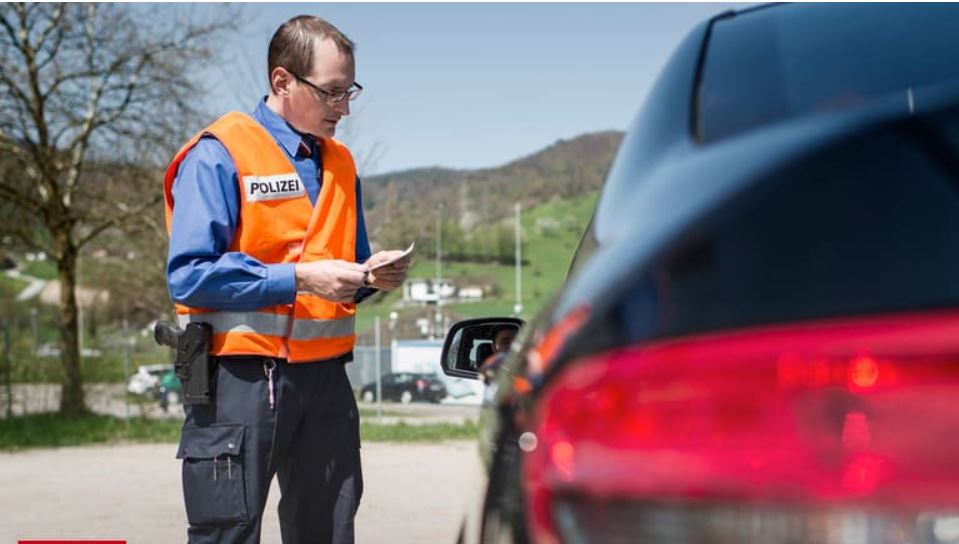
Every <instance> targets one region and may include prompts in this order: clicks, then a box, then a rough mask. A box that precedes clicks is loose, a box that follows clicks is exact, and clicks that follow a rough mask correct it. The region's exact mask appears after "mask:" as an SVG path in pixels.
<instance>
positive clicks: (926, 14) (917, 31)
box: [697, 4, 959, 142]
mask: <svg viewBox="0 0 959 544" xmlns="http://www.w3.org/2000/svg"><path fill="white" fill-rule="evenodd" d="M957 29H959V6H957V5H955V4H935V5H933V4H913V5H903V4H829V5H824V4H805V5H799V4H796V5H787V6H775V7H772V8H762V9H757V10H752V11H747V12H745V13H741V14H739V15H736V16H732V17H728V18H722V19H719V20H717V21H716V22H715V23H714V25H713V27H712V32H711V35H710V39H709V44H708V46H707V49H706V56H705V60H704V64H703V70H702V76H701V84H700V88H699V107H698V115H697V121H698V123H697V129H698V137H699V139H700V141H702V142H713V141H716V140H720V139H723V138H726V137H729V136H734V135H737V134H741V133H743V132H746V131H748V130H751V129H754V128H757V127H761V126H765V125H769V124H772V123H776V122H779V121H782V120H785V119H788V118H791V117H795V116H799V115H804V114H809V113H814V112H826V111H835V110H839V109H845V108H850V107H855V106H858V105H861V104H864V103H867V102H870V101H872V100H875V99H878V98H881V97H882V98H887V97H891V96H893V95H900V97H901V100H902V104H903V109H904V110H907V109H908V108H911V107H912V103H911V101H912V93H913V92H914V90H915V89H917V88H920V87H926V86H932V85H937V84H940V83H945V82H950V81H956V80H959V65H957V63H956V58H955V57H956V51H959V30H957Z"/></svg>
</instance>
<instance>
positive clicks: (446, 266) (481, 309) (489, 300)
mask: <svg viewBox="0 0 959 544" xmlns="http://www.w3.org/2000/svg"><path fill="white" fill-rule="evenodd" d="M597 197H598V191H589V192H588V193H585V194H583V195H580V196H577V197H573V198H569V199H563V200H559V199H555V200H551V201H549V202H546V203H545V204H541V205H539V206H536V207H535V208H532V209H530V210H523V211H522V212H521V219H520V223H521V224H522V232H523V261H524V263H525V264H524V265H523V267H522V293H523V299H522V300H523V312H522V315H521V317H523V318H524V319H529V318H530V317H532V316H534V315H535V314H536V313H537V312H538V311H539V310H540V309H541V308H542V307H543V305H545V304H546V303H547V302H548V301H549V298H550V296H551V295H552V294H553V293H554V292H555V291H556V290H557V289H558V288H559V287H560V286H561V285H562V283H563V281H564V279H565V277H566V271H567V270H568V269H569V264H570V261H571V260H572V258H573V253H574V252H575V251H576V247H577V244H578V243H579V239H580V237H581V236H582V233H583V231H584V229H585V228H586V225H587V223H588V222H589V218H590V216H591V214H592V210H593V207H594V206H595V204H596V199H597ZM505 221H506V222H507V223H509V225H510V226H512V221H510V220H505ZM417 250H418V251H420V250H421V248H417ZM420 252H421V251H420ZM435 275H436V262H435V260H433V259H429V258H424V257H422V256H417V255H416V254H414V259H413V268H412V269H411V270H410V273H409V277H410V278H427V277H434V276H435ZM443 276H444V277H446V278H453V279H456V280H457V282H458V283H487V284H492V286H493V296H487V297H486V298H484V299H483V300H482V301H477V302H462V303H449V304H444V306H443V311H444V312H448V313H451V314H452V315H453V316H454V318H463V317H482V316H495V315H512V313H513V305H514V304H515V297H516V291H515V268H514V266H513V265H502V264H494V263H473V262H469V263H466V262H445V261H444V262H443ZM401 298H402V294H401V293H400V292H399V291H396V292H393V293H390V294H388V295H386V296H384V297H381V298H378V299H375V300H371V301H369V302H366V303H364V304H363V305H362V306H361V307H360V310H359V312H358V317H357V325H358V329H359V331H361V334H362V335H363V336H364V337H365V336H367V335H369V334H370V328H371V327H372V326H373V320H374V317H375V316H379V317H380V319H381V320H383V323H384V324H385V323H386V320H387V319H388V316H389V313H390V312H391V311H396V312H397V313H398V314H399V315H400V320H401V321H402V320H404V319H410V318H411V317H413V316H416V315H420V314H422V313H424V309H423V308H424V307H423V306H420V305H418V306H414V307H407V308H397V307H396V303H397V302H398V301H400V299H401Z"/></svg>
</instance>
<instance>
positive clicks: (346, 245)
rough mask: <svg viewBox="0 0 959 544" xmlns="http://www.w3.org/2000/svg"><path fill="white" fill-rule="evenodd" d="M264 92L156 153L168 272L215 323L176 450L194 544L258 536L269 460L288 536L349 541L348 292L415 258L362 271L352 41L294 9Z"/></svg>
mask: <svg viewBox="0 0 959 544" xmlns="http://www.w3.org/2000/svg"><path fill="white" fill-rule="evenodd" d="M268 64H269V82H270V93H269V95H268V96H266V97H265V99H264V100H262V101H261V102H260V104H259V105H258V106H257V108H256V109H255V110H254V111H253V112H252V114H250V115H246V114H241V113H229V114H227V115H225V116H224V117H222V118H220V119H218V120H217V121H215V122H213V123H212V124H211V125H209V126H208V127H206V128H205V129H203V130H202V131H200V133H199V134H197V135H196V136H194V137H193V138H192V139H191V140H190V141H189V142H187V143H186V145H184V146H183V148H182V149H181V150H180V151H179V152H178V153H177V155H176V156H175V157H174V159H173V161H172V162H171V164H170V166H169V168H168V169H167V172H166V176H165V180H164V189H165V197H166V213H167V227H168V229H169V233H170V252H169V258H168V263H167V280H168V283H169V290H170V296H171V298H172V299H173V300H174V302H175V303H176V304H177V314H178V319H179V322H180V324H181V325H183V324H186V323H189V322H191V321H202V322H206V323H209V324H210V325H211V326H212V328H213V342H212V346H211V351H210V355H211V356H213V360H214V361H215V364H214V365H213V370H212V371H211V372H212V375H211V389H212V391H213V398H214V401H213V402H212V403H211V404H209V405H193V406H189V407H188V408H187V414H186V421H185V423H184V426H183V433H182V436H181V440H180V447H179V450H178V453H177V457H178V458H180V459H182V460H183V493H184V499H185V503H186V511H187V518H188V521H189V529H188V539H189V542H191V543H199V542H229V543H245V542H259V538H260V520H261V516H262V513H263V508H264V506H265V504H266V498H267V491H268V489H269V486H270V482H271V480H272V479H273V476H274V474H275V475H277V477H278V479H279V486H280V492H281V494H282V497H281V499H280V503H279V518H280V529H281V533H282V538H283V542H284V543H286V544H296V543H307V542H309V543H314V542H336V543H344V542H353V538H354V535H353V518H354V515H355V513H356V509H357V507H358V505H359V501H360V496H361V494H362V490H363V478H362V472H361V468H360V454H359V447H360V442H359V414H358V411H357V408H356V402H355V400H354V398H353V391H352V389H351V387H350V383H349V381H348V380H347V377H346V373H345V370H344V365H345V364H346V363H348V362H349V361H351V360H352V350H353V346H354V343H355V333H354V314H355V312H356V303H357V302H359V301H360V300H362V299H363V298H365V297H366V296H368V295H369V294H371V293H372V292H375V290H377V289H383V290H391V289H394V288H396V287H397V286H399V285H400V284H401V283H402V282H403V279H404V278H405V275H406V270H407V268H408V266H409V258H408V257H405V258H402V259H400V260H398V261H397V262H395V263H393V264H391V265H388V266H385V267H382V268H378V269H377V270H375V271H371V270H370V268H371V267H372V266H374V265H375V264H377V263H383V262H387V261H389V260H391V259H392V258H394V257H396V256H397V254H398V253H400V252H396V251H383V252H379V253H377V254H375V255H372V256H371V255H370V248H369V242H368V240H367V234H366V227H365V224H364V220H363V210H362V204H361V193H360V183H359V179H358V178H357V174H356V167H355V165H354V163H353V158H352V156H351V154H350V152H349V150H348V149H347V148H346V147H345V146H344V145H343V144H341V143H339V142H338V141H336V140H335V139H334V138H333V135H334V132H335V130H336V126H337V124H338V123H339V121H340V120H341V119H342V118H343V117H344V116H346V115H348V114H349V113H350V101H351V100H353V99H355V98H356V97H357V96H358V95H359V94H360V91H361V90H362V87H361V86H360V85H359V84H358V83H357V82H356V81H355V69H354V55H353V43H352V42H351V41H350V40H349V39H348V38H347V37H346V36H345V35H343V33H341V32H340V31H339V30H338V29H337V28H335V27H334V26H332V25H331V24H329V23H328V22H326V21H324V20H322V19H320V18H317V17H311V16H299V17H295V18H293V19H291V20H289V21H287V22H286V23H284V24H283V25H282V26H281V27H280V28H279V29H278V30H277V31H276V33H275V34H274V35H273V38H272V40H271V41H270V47H269V58H268Z"/></svg>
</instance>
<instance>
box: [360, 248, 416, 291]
mask: <svg viewBox="0 0 959 544" xmlns="http://www.w3.org/2000/svg"><path fill="white" fill-rule="evenodd" d="M402 253H403V251H402V250H398V249H397V250H393V251H380V252H377V253H376V254H374V255H373V256H372V257H370V258H369V260H367V261H366V264H367V265H369V266H375V265H377V264H378V263H382V262H386V261H389V260H390V259H394V258H396V256H397V255H401V254H402ZM409 268H410V256H409V255H407V256H406V257H403V258H402V259H400V260H398V261H396V262H395V263H392V264H389V265H386V266H384V267H382V268H377V269H376V270H372V271H370V272H368V273H367V275H366V284H367V285H370V286H373V287H376V288H377V289H381V290H383V291H392V290H393V289H396V288H397V287H399V286H400V285H402V284H403V280H405V279H406V271H407V270H409Z"/></svg>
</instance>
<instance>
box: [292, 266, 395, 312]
mask: <svg viewBox="0 0 959 544" xmlns="http://www.w3.org/2000/svg"><path fill="white" fill-rule="evenodd" d="M366 269H367V266H366V265H362V264H356V263H351V262H347V261H340V260H323V261H310V262H306V263H297V264H296V268H295V270H296V290H297V291H303V292H305V293H310V294H313V295H317V296H320V297H323V298H325V299H327V300H332V301H333V302H351V301H352V300H353V294H354V293H356V290H357V289H359V288H360V286H361V285H363V278H364V277H365V276H366ZM377 272H379V271H377Z"/></svg>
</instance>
